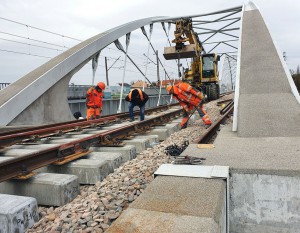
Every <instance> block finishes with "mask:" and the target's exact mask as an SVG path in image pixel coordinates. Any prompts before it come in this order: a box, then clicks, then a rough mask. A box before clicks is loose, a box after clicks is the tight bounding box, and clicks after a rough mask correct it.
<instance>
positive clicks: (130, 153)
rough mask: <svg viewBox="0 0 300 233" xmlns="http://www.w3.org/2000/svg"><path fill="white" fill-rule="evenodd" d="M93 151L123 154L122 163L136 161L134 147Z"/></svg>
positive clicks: (102, 148)
mask: <svg viewBox="0 0 300 233" xmlns="http://www.w3.org/2000/svg"><path fill="white" fill-rule="evenodd" d="M90 149H91V150H92V151H95V152H117V153H121V154H122V163H124V162H127V161H128V160H131V159H134V158H135V157H136V148H135V146H133V145H125V146H120V147H106V146H101V147H91V148H90Z"/></svg>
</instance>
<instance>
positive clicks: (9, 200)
mask: <svg viewBox="0 0 300 233" xmlns="http://www.w3.org/2000/svg"><path fill="white" fill-rule="evenodd" d="M38 220H39V214H38V208H37V202H36V200H35V199H34V198H32V197H23V196H14V195H7V194H0V232H1V233H13V232H14V233H16V232H20V233H21V232H26V230H27V229H29V228H31V227H32V226H33V225H34V223H36V222H38Z"/></svg>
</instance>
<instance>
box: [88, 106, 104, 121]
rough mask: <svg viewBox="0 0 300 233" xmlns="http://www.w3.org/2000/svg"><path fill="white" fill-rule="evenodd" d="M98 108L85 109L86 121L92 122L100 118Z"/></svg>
mask: <svg viewBox="0 0 300 233" xmlns="http://www.w3.org/2000/svg"><path fill="white" fill-rule="evenodd" d="M100 113H101V112H100V108H87V110H86V119H87V120H88V121H89V120H94V119H98V118H100Z"/></svg>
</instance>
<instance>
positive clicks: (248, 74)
mask: <svg viewBox="0 0 300 233" xmlns="http://www.w3.org/2000/svg"><path fill="white" fill-rule="evenodd" d="M243 17H244V19H243V25H242V45H241V46H242V48H241V67H240V88H239V93H240V96H239V102H238V116H237V117H238V120H237V122H238V123H237V124H238V125H237V130H238V135H239V136H240V137H268V136H269V137H285V136H286V137H293V136H300V124H299V122H300V105H299V103H298V102H297V100H296V98H295V96H294V95H293V93H292V87H291V86H290V84H289V80H288V77H287V75H286V73H285V69H284V67H283V65H282V63H281V60H280V58H279V56H278V53H277V50H276V47H275V45H274V42H273V40H272V38H271V36H270V33H269V31H268V28H267V27H266V25H265V23H264V20H263V18H262V16H261V14H260V12H259V11H258V10H251V11H246V12H245V13H244V16H243ZM278 122H280V124H278Z"/></svg>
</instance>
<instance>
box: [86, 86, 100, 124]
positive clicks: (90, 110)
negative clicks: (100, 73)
mask: <svg viewBox="0 0 300 233" xmlns="http://www.w3.org/2000/svg"><path fill="white" fill-rule="evenodd" d="M104 89H105V83H103V82H99V83H98V84H97V85H96V86H93V87H90V88H89V89H88V91H87V92H86V108H87V109H86V119H87V120H94V119H98V118H100V114H101V112H102V98H103V96H104V94H103V91H104Z"/></svg>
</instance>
